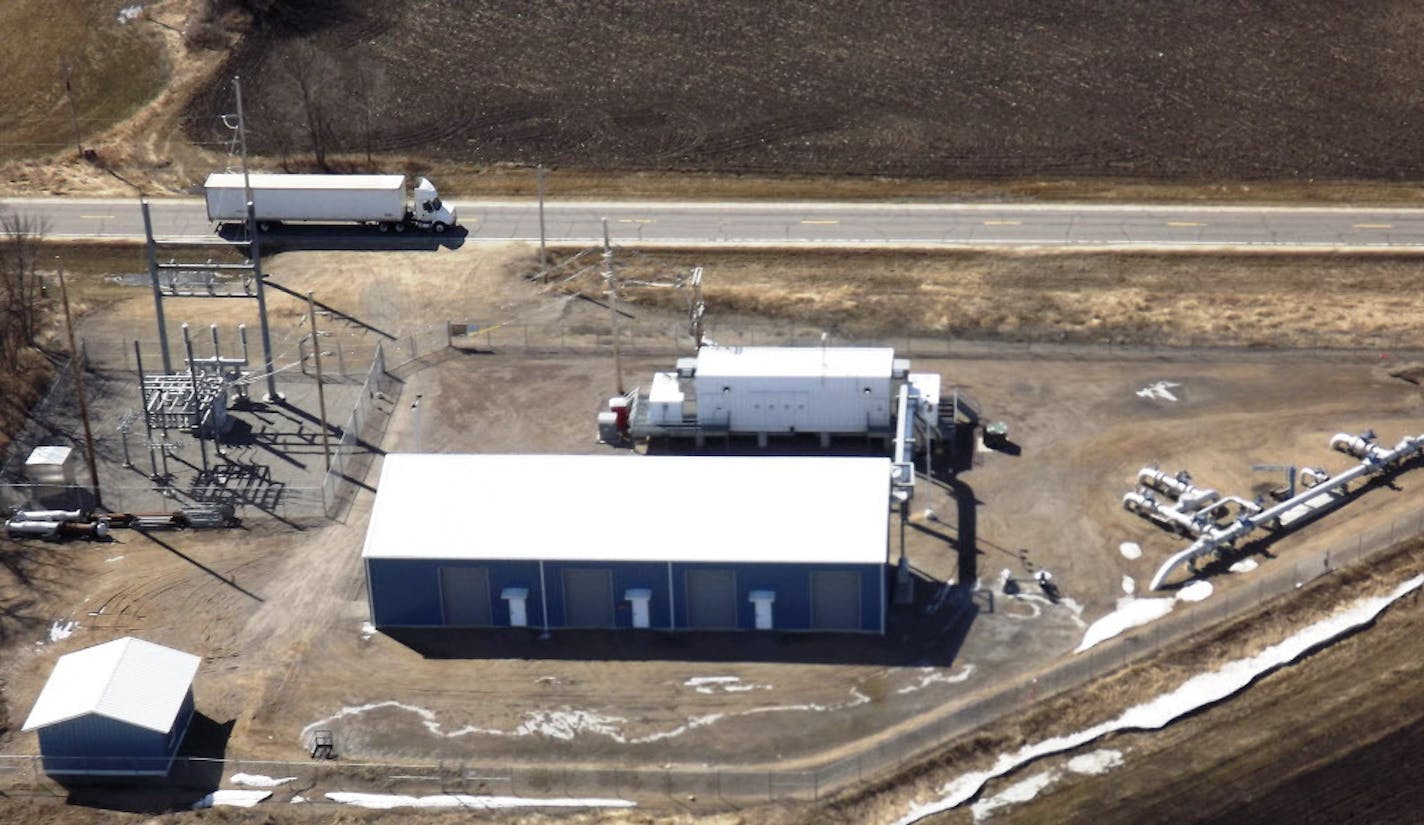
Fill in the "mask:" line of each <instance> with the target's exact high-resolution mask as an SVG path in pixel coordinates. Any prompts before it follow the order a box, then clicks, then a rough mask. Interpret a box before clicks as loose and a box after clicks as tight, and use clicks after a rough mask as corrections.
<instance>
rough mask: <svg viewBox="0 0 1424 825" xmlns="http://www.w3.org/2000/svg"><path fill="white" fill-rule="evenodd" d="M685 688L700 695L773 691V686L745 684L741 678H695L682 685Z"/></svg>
mask: <svg viewBox="0 0 1424 825" xmlns="http://www.w3.org/2000/svg"><path fill="white" fill-rule="evenodd" d="M682 686H683V687H690V688H692V689H693V690H696V691H697V692H698V693H707V694H711V693H716V692H717V691H719V690H722V691H725V692H727V693H746V692H747V691H749V690H771V685H756V684H751V683H749V682H743V681H742V677H740V676H693V677H692V678H691V679H688V680H687V681H686V682H683V683H682Z"/></svg>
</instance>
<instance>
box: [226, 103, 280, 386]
mask: <svg viewBox="0 0 1424 825" xmlns="http://www.w3.org/2000/svg"><path fill="white" fill-rule="evenodd" d="M232 88H233V91H234V92H236V94H237V143H238V146H239V147H240V149H241V152H242V193H243V201H244V202H245V203H246V204H247V237H248V239H249V241H250V242H251V248H252V277H253V279H254V280H255V281H257V321H258V326H259V328H260V329H261V332H262V368H263V372H264V373H266V377H267V397H266V400H267V401H269V402H280V401H281V400H282V394H281V393H280V392H277V372H276V369H275V368H274V367H273V365H272V333H271V331H270V330H269V329H268V328H267V293H266V290H265V288H264V281H265V279H266V276H265V275H263V274H262V245H261V242H260V241H259V240H258V237H257V210H256V209H255V208H254V206H253V203H252V178H251V176H250V175H249V174H248V171H247V120H246V118H245V117H244V116H243V113H242V78H241V77H239V76H237V75H233V78H232Z"/></svg>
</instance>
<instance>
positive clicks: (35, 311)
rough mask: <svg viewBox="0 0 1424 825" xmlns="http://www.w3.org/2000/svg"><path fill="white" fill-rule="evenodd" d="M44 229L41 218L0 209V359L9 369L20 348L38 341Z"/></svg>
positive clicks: (42, 298) (42, 307)
mask: <svg viewBox="0 0 1424 825" xmlns="http://www.w3.org/2000/svg"><path fill="white" fill-rule="evenodd" d="M47 231H49V225H48V223H47V222H46V221H45V220H44V219H42V218H35V217H32V216H29V215H20V214H16V213H13V212H0V300H3V301H4V306H3V307H0V362H3V364H4V366H6V367H8V368H9V369H12V370H13V369H16V368H17V367H18V366H19V359H20V353H21V351H23V350H24V349H25V348H26V347H29V346H32V345H34V344H35V343H37V342H38V339H39V333H40V328H41V327H42V326H43V324H44V319H45V312H46V309H47V307H46V303H47V302H46V300H45V294H44V284H43V282H42V281H41V279H40V275H39V261H40V256H41V252H42V249H43V246H44V236H45V233H46V232H47Z"/></svg>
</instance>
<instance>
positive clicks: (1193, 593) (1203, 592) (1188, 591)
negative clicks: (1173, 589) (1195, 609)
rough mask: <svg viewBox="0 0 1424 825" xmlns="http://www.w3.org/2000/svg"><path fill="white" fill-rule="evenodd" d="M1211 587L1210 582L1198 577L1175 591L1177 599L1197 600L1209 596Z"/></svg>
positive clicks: (1183, 600)
mask: <svg viewBox="0 0 1424 825" xmlns="http://www.w3.org/2000/svg"><path fill="white" fill-rule="evenodd" d="M1213 589H1214V588H1213V587H1212V586H1211V582H1209V581H1207V580H1206V579H1198V580H1197V581H1194V582H1192V583H1191V584H1189V585H1187V586H1186V587H1183V588H1182V589H1181V590H1178V591H1177V601H1182V602H1199V601H1201V600H1202V599H1205V598H1207V597H1208V596H1210V595H1211V594H1212V591H1213Z"/></svg>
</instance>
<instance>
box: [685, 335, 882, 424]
mask: <svg viewBox="0 0 1424 825" xmlns="http://www.w3.org/2000/svg"><path fill="white" fill-rule="evenodd" d="M897 366H898V365H897V363H896V360H895V351H894V350H893V349H891V348H889V347H883V348H881V347H873V348H872V347H703V348H702V349H701V350H699V351H698V354H697V369H696V372H695V374H694V378H693V382H694V387H695V389H696V391H697V422H698V424H700V425H702V426H703V427H709V428H726V429H728V430H730V431H731V432H741V433H792V432H798V433H864V432H872V431H879V432H884V431H886V430H888V429H889V428H890V421H891V417H892V415H893V413H894V410H893V406H894V405H893V399H892V397H891V389H892V384H893V379H894V378H895V377H896V375H895V371H896V368H897ZM900 377H901V378H903V377H904V376H903V375H902V376H900Z"/></svg>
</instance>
